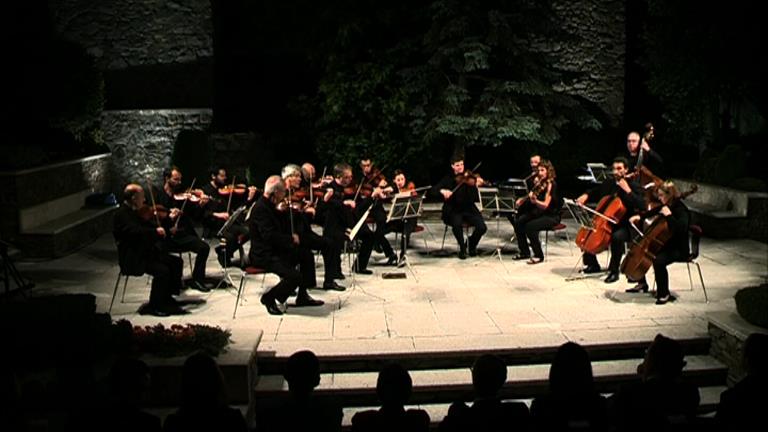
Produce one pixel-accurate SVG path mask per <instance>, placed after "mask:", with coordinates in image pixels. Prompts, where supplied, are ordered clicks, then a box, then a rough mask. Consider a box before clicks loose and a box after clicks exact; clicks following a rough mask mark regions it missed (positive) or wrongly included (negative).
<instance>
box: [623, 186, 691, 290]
mask: <svg viewBox="0 0 768 432" xmlns="http://www.w3.org/2000/svg"><path fill="white" fill-rule="evenodd" d="M698 190H699V187H698V185H693V186H692V187H691V189H690V190H688V191H686V192H683V193H682V194H680V196H679V197H677V198H673V199H674V200H680V199H685V198H686V197H688V196H689V195H691V194H694V193H696V191H698ZM667 205H668V206H669V204H667ZM663 206H664V204H661V205H659V206H657V207H655V208H653V209H652V210H650V211H649V212H656V211H657V210H658V209H660V208H661V207H663ZM671 237H672V229H670V227H669V224H668V223H667V218H666V217H663V216H660V215H658V214H657V215H655V217H654V220H653V222H651V224H650V225H649V226H648V228H647V229H646V230H645V232H644V233H643V235H642V237H640V239H638V240H635V241H634V242H633V243H632V247H631V248H630V249H629V252H627V255H626V256H625V257H624V261H622V262H621V272H622V273H624V274H625V275H627V277H628V278H631V279H633V280H640V279H642V278H643V276H645V274H646V273H647V272H648V270H649V269H650V268H651V266H653V260H654V259H656V255H658V254H659V252H660V251H661V250H662V248H664V245H666V244H667V241H669V239H670V238H671Z"/></svg>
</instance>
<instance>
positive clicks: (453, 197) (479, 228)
mask: <svg viewBox="0 0 768 432" xmlns="http://www.w3.org/2000/svg"><path fill="white" fill-rule="evenodd" d="M451 170H452V173H451V174H450V175H446V176H445V177H444V178H443V179H442V180H441V181H440V182H439V183H438V184H436V185H435V186H434V187H433V188H432V191H433V193H434V194H437V193H439V194H440V195H442V197H443V199H444V202H443V209H442V219H443V222H444V223H445V224H446V225H448V226H450V227H451V230H452V232H453V236H454V237H455V238H456V242H457V243H458V245H459V258H460V259H466V258H467V252H469V256H476V255H477V245H478V243H480V239H481V238H482V237H483V234H485V232H486V231H487V230H488V228H487V227H486V226H485V222H484V221H483V216H482V215H481V214H480V210H478V209H477V207H476V206H475V202H477V201H478V200H479V194H478V191H477V186H482V185H483V179H482V177H480V176H477V175H476V174H475V173H471V172H469V171H466V170H465V169H464V157H463V156H454V157H453V158H452V159H451ZM465 222H466V223H468V224H469V225H470V226H472V227H474V231H473V232H472V235H471V236H470V237H469V241H468V243H467V244H465V243H464V232H463V230H462V224H463V223H465Z"/></svg>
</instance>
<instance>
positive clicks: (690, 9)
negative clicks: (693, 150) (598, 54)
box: [640, 0, 768, 148]
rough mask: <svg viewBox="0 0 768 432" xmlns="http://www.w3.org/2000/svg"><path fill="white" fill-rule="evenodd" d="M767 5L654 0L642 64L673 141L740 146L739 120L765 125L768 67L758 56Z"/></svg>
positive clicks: (737, 2) (644, 33)
mask: <svg viewBox="0 0 768 432" xmlns="http://www.w3.org/2000/svg"><path fill="white" fill-rule="evenodd" d="M761 10H762V4H761V3H760V2H750V1H743V0H736V1H733V2H728V3H727V4H723V3H718V2H714V3H706V2H688V1H685V0H650V1H649V2H648V15H647V21H646V25H645V26H644V29H643V30H644V31H643V34H642V39H641V40H642V47H643V51H644V53H643V55H642V57H641V59H640V63H641V65H642V66H643V68H644V69H645V70H647V72H648V81H647V85H648V89H649V91H650V92H651V94H653V95H654V96H655V97H656V98H658V100H659V102H660V103H661V105H662V110H663V112H662V116H663V118H664V120H666V121H667V122H668V124H669V125H668V131H667V134H668V135H669V136H670V138H671V139H670V141H672V142H676V143H677V144H678V145H691V144H694V145H695V144H698V143H699V142H710V143H713V144H715V146H716V147H721V148H722V147H723V146H725V145H727V144H732V143H734V141H735V138H736V137H734V136H732V135H731V134H730V133H731V132H734V131H732V130H731V129H732V128H734V125H735V124H736V123H744V122H752V123H755V121H756V119H755V117H757V123H762V124H763V125H764V123H765V118H766V108H768V107H767V106H766V100H765V95H766V94H765V93H766V92H765V84H764V82H765V75H766V66H765V62H761V61H758V59H757V57H756V56H759V55H760V52H759V50H756V47H758V46H759V45H760V44H761V43H763V42H762V41H764V40H765V23H764V21H765V19H764V16H765V15H764V14H763V13H762V12H761ZM747 115H749V116H750V117H752V118H750V119H748V118H746V117H747ZM739 116H741V117H742V118H737V117H739ZM763 128H764V126H763ZM736 132H738V131H736ZM741 132H742V133H743V132H745V131H741ZM753 132H754V131H753Z"/></svg>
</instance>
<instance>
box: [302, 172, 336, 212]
mask: <svg viewBox="0 0 768 432" xmlns="http://www.w3.org/2000/svg"><path fill="white" fill-rule="evenodd" d="M323 175H325V171H323ZM316 176H317V170H315V166H314V165H312V164H311V163H309V162H304V163H303V164H302V165H301V186H300V187H299V188H300V189H301V190H303V191H307V199H308V200H310V201H312V203H313V206H314V208H315V214H314V217H313V218H312V223H313V224H315V225H318V226H323V225H325V206H324V205H323V204H324V203H323V200H322V198H323V195H324V194H325V188H326V185H328V183H330V182H332V181H333V177H332V176H325V177H326V178H316Z"/></svg>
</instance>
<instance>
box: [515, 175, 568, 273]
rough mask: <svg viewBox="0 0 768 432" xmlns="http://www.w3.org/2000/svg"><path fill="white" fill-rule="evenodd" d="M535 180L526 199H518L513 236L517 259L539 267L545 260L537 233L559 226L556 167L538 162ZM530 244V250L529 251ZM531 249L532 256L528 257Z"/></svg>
mask: <svg viewBox="0 0 768 432" xmlns="http://www.w3.org/2000/svg"><path fill="white" fill-rule="evenodd" d="M536 170H537V172H538V174H537V175H536V181H535V182H534V186H533V188H532V189H531V191H530V192H529V194H528V196H526V197H522V198H518V200H517V202H516V203H515V204H516V207H517V208H518V214H517V218H516V219H515V223H514V227H515V237H516V238H517V246H518V248H519V249H520V252H519V254H518V255H517V256H516V257H515V259H516V260H523V259H527V260H528V264H538V263H540V262H542V261H544V252H543V251H542V250H541V242H540V241H539V232H541V231H542V230H545V229H551V228H552V227H554V226H555V225H557V224H558V223H560V209H561V207H562V202H561V201H560V194H559V192H558V189H557V183H555V178H556V174H555V167H554V166H553V165H552V162H549V161H546V160H544V161H540V163H537V164H536ZM529 244H530V248H529ZM531 249H532V250H533V257H531Z"/></svg>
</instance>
